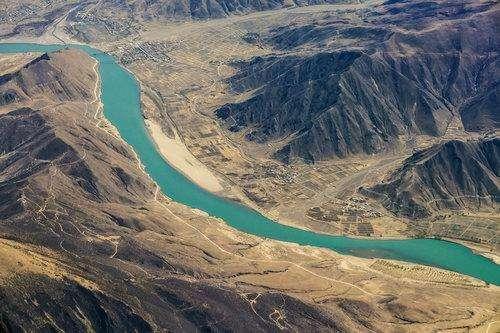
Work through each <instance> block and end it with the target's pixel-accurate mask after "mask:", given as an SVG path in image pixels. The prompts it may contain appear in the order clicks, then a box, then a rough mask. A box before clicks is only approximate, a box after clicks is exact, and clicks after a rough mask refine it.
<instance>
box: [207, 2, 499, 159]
mask: <svg viewBox="0 0 500 333" xmlns="http://www.w3.org/2000/svg"><path fill="white" fill-rule="evenodd" d="M421 5H422V6H420V7H418V10H414V11H415V16H416V17H418V15H419V14H420V15H424V16H425V17H426V18H427V20H423V22H422V23H419V20H417V19H413V21H412V22H413V24H415V26H416V28H417V27H418V28H419V29H420V30H419V31H417V30H412V28H413V27H411V28H410V27H408V26H407V25H408V22H407V21H406V20H405V19H404V18H405V17H406V15H407V12H408V10H410V9H411V8H413V6H416V4H415V3H414V2H406V3H402V4H398V5H397V7H396V6H391V5H388V4H386V5H381V6H378V7H377V6H376V7H375V8H374V9H373V10H372V11H371V12H369V13H368V14H365V15H366V19H365V20H364V22H362V23H361V24H360V25H358V26H353V25H352V23H351V22H345V21H342V20H340V21H336V20H334V19H333V17H331V16H327V17H324V18H322V19H321V20H320V21H319V22H315V23H314V25H310V24H308V23H306V24H304V25H300V24H299V25H295V26H290V27H286V26H283V27H278V28H276V29H275V30H274V31H272V32H271V36H262V37H261V38H259V39H258V40H259V42H260V43H270V44H271V45H274V46H275V47H276V48H277V49H278V50H279V51H282V52H281V53H279V54H278V55H272V56H267V57H262V58H255V59H252V60H251V61H248V62H242V63H238V64H237V65H236V66H237V68H238V69H239V71H238V73H237V74H236V75H235V76H233V77H232V78H231V79H230V80H229V84H230V85H231V87H232V89H233V91H235V92H236V93H246V95H243V96H248V97H243V100H242V99H241V98H240V99H238V100H237V102H235V103H230V104H226V105H225V106H223V107H222V108H219V109H218V110H217V111H216V114H217V116H218V117H219V118H220V119H221V120H222V121H223V123H224V124H225V125H226V126H227V127H228V128H229V130H231V131H235V132H237V131H242V130H244V129H248V133H246V135H245V138H246V139H247V140H254V141H257V142H260V143H263V142H268V141H270V142H272V141H273V140H282V142H283V146H282V147H281V148H280V149H277V150H276V151H275V152H274V157H276V158H278V159H280V160H282V161H284V162H290V161H291V160H292V159H294V158H301V159H305V160H306V161H309V162H314V161H318V160H325V159H329V158H331V157H335V156H338V157H345V156H347V155H352V154H360V153H364V154H373V153H379V152H382V151H384V150H387V149H389V148H393V147H394V146H396V145H397V143H398V142H399V140H401V139H402V138H404V137H405V136H418V135H425V136H431V137H440V136H443V135H444V134H445V133H446V131H447V129H448V127H449V126H450V124H451V123H452V122H453V120H454V118H460V119H461V126H462V128H465V129H467V130H473V131H474V130H476V131H480V130H491V129H494V128H496V127H498V124H499V118H498V117H499V116H498V112H495V107H496V104H497V102H498V101H497V97H496V96H497V90H498V77H497V76H496V75H489V74H488V73H495V70H496V67H497V66H498V54H497V52H498V45H497V44H496V42H495V41H494V40H493V39H492V36H494V35H495V33H494V31H495V17H498V11H497V10H496V9H494V8H493V7H492V5H491V4H484V5H481V6H480V5H477V6H475V7H474V5H473V4H470V6H471V7H473V8H472V9H470V10H462V11H458V12H457V10H456V6H455V5H453V4H451V3H446V2H440V3H439V4H437V3H436V6H437V7H438V8H439V10H440V13H446V18H445V19H442V18H440V17H439V15H438V16H437V17H436V18H435V19H434V20H433V19H432V13H434V11H435V10H434V7H433V6H430V8H429V6H427V5H425V3H423V2H422V3H421ZM424 5H425V6H424ZM389 19H390V20H391V21H390V23H391V25H386V24H387V23H386V21H387V20H389ZM403 29H406V30H403ZM254 40H255V38H254ZM343 40H346V41H347V42H346V43H347V44H345V45H342V44H343ZM349 40H350V41H349Z"/></svg>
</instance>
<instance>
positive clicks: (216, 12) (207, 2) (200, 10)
mask: <svg viewBox="0 0 500 333" xmlns="http://www.w3.org/2000/svg"><path fill="white" fill-rule="evenodd" d="M344 2H345V1H342V0H305V1H302V0H289V1H285V0H257V1H245V0H236V1H234V0H153V1H145V0H133V1H127V2H124V1H116V0H115V1H109V2H108V3H106V4H105V5H106V6H107V7H110V8H116V9H117V10H120V11H124V12H127V13H128V14H129V15H131V16H133V17H136V18H138V19H141V20H158V19H160V20H165V19H169V20H176V19H186V18H187V19H190V18H191V19H214V18H222V17H227V16H229V15H237V14H247V13H251V12H256V11H266V10H272V9H279V8H285V7H294V6H308V5H318V4H328V3H344Z"/></svg>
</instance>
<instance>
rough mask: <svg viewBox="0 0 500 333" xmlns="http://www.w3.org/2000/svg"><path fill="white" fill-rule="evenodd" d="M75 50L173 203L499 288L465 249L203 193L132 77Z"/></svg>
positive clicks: (246, 226)
mask: <svg viewBox="0 0 500 333" xmlns="http://www.w3.org/2000/svg"><path fill="white" fill-rule="evenodd" d="M63 47H64V46H63V45H38V44H26V43H16V44H0V53H21V52H50V51H56V50H58V49H61V48H63ZM73 47H77V48H79V49H81V50H83V51H85V52H87V53H88V54H89V55H90V56H92V57H94V58H95V59H97V60H98V61H99V64H100V65H99V74H100V78H101V90H102V91H101V93H102V102H103V105H104V115H105V116H106V118H107V119H108V120H109V121H110V122H111V123H112V124H113V125H114V126H115V127H116V128H117V129H118V131H119V133H120V135H121V137H122V138H123V139H124V140H125V141H126V142H127V143H128V144H129V145H130V146H132V147H133V149H134V150H135V152H136V153H137V155H138V157H139V159H140V160H141V162H142V164H143V165H144V167H145V169H146V172H147V173H148V174H149V175H150V176H151V178H152V179H153V180H154V181H155V182H156V183H157V184H158V185H159V186H160V188H161V190H162V191H163V193H165V194H166V195H167V196H169V197H170V198H172V199H173V200H175V201H177V202H180V203H182V204H185V205H188V206H190V207H194V208H197V209H200V210H203V211H205V212H207V213H208V214H210V215H212V216H215V217H219V218H221V219H223V220H224V221H226V222H227V223H228V224H229V225H231V226H232V227H234V228H236V229H238V230H241V231H244V232H247V233H250V234H253V235H257V236H261V237H265V238H271V239H276V240H279V241H286V242H293V243H298V244H302V245H311V246H318V247H324V248H329V249H332V250H334V251H337V252H340V253H344V254H349V255H355V256H360V257H379V258H389V259H397V260H403V261H407V262H413V263H419V264H425V265H430V266H435V267H440V268H444V269H448V270H452V271H456V272H459V273H462V274H466V275H469V276H473V277H476V278H479V279H481V280H483V281H486V282H488V283H491V284H495V285H500V265H497V264H495V263H494V262H493V261H491V260H489V259H487V258H485V257H483V256H480V255H476V254H475V253H473V252H472V251H471V250H470V249H468V248H467V247H465V246H462V245H459V244H456V243H453V242H448V241H442V240H435V239H406V240H384V239H355V238H349V237H342V236H329V235H323V234H317V233H314V232H310V231H305V230H301V229H297V228H293V227H289V226H286V225H282V224H279V223H276V222H274V221H272V220H270V219H268V218H266V217H264V216H262V215H261V214H259V213H257V212H256V211H253V210H251V209H249V208H246V207H244V206H242V205H239V204H237V203H234V202H231V201H228V200H225V199H223V198H220V197H218V196H216V195H214V194H212V193H209V192H206V191H204V190H203V189H201V188H200V187H198V186H197V185H195V184H193V183H192V182H191V181H190V180H188V179H187V178H186V177H184V176H183V175H182V174H181V173H179V172H178V171H177V170H175V169H174V168H173V167H171V166H170V165H169V164H168V163H167V162H165V160H164V159H163V158H162V157H161V155H160V153H159V152H157V151H156V148H155V145H154V143H153V142H152V141H151V139H150V137H149V135H148V133H147V131H146V128H145V126H144V121H143V118H142V114H141V109H140V93H139V86H138V84H137V82H136V80H135V79H134V77H133V76H132V75H131V74H130V73H129V72H128V71H126V70H125V69H123V68H122V67H121V66H119V65H118V64H117V63H116V61H115V60H114V59H113V57H111V56H110V55H107V54H105V53H103V52H100V51H98V50H95V49H92V48H90V47H87V46H76V45H75V46H73Z"/></svg>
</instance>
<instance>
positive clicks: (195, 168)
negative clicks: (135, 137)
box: [145, 120, 224, 192]
mask: <svg viewBox="0 0 500 333" xmlns="http://www.w3.org/2000/svg"><path fill="white" fill-rule="evenodd" d="M145 123H146V127H147V128H148V131H149V134H150V136H151V138H152V139H153V141H154V142H155V144H156V146H157V147H158V151H159V152H160V153H161V155H162V156H163V158H165V160H166V161H167V162H168V163H169V164H170V165H171V166H173V167H174V168H176V169H177V170H179V171H180V172H182V173H183V174H184V175H185V176H186V177H188V178H189V179H190V180H191V181H193V182H194V183H195V184H197V185H198V186H200V187H202V188H203V189H205V190H207V191H210V192H221V191H222V190H223V189H224V188H223V187H222V185H221V184H220V182H219V180H218V179H217V178H216V177H215V176H214V175H213V174H212V172H210V170H208V168H207V167H206V166H205V165H203V164H202V163H201V162H200V161H198V160H197V159H196V158H195V157H194V156H193V155H192V154H191V153H190V152H189V150H188V149H187V148H186V146H185V145H184V144H183V143H182V142H181V141H180V140H179V139H177V138H176V139H171V138H169V137H167V136H166V135H165V134H164V133H163V132H162V130H161V127H160V125H158V124H157V123H155V122H153V121H151V120H145Z"/></svg>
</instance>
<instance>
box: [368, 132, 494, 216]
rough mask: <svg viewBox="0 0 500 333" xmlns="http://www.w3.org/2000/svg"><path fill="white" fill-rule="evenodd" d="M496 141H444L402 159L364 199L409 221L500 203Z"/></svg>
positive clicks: (369, 190)
mask: <svg viewBox="0 0 500 333" xmlns="http://www.w3.org/2000/svg"><path fill="white" fill-rule="evenodd" d="M498 177H500V140H499V139H498V138H495V139H485V140H479V141H469V142H463V141H458V140H454V141H447V142H443V143H441V144H438V145H436V146H433V147H431V148H428V149H426V150H423V151H419V152H417V153H415V154H413V155H412V156H411V157H409V158H408V159H406V160H405V161H404V162H403V163H402V165H401V166H400V167H399V168H398V169H397V170H395V171H394V172H393V173H392V174H391V175H390V177H389V178H388V179H387V180H386V181H384V182H383V183H381V184H377V185H375V186H374V187H372V188H371V189H365V190H364V193H366V194H367V195H376V196H377V197H379V198H380V199H381V200H382V201H383V202H384V204H385V205H386V206H387V208H388V209H390V210H391V211H393V212H395V213H397V214H403V215H406V216H409V217H411V218H413V219H415V218H423V217H427V216H429V215H430V212H431V211H432V210H440V209H450V208H451V209H457V208H465V207H467V206H472V207H473V208H474V209H477V208H479V209H480V208H481V207H484V206H490V207H491V206H493V205H495V204H498V203H499V202H500V190H499V183H498V179H499V178H498Z"/></svg>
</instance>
